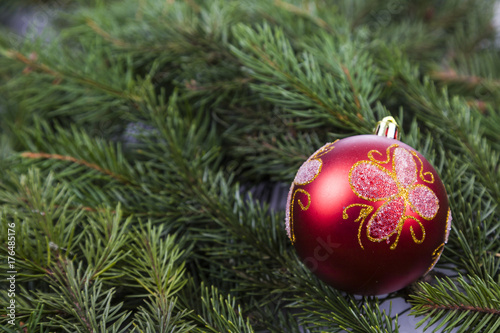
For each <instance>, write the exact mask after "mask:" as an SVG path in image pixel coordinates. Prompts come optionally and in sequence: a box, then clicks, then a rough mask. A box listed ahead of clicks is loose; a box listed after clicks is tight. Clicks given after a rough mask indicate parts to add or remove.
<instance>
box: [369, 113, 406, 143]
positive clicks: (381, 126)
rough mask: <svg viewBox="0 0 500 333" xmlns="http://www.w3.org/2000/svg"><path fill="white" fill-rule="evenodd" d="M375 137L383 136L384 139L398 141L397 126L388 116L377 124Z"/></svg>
mask: <svg viewBox="0 0 500 333" xmlns="http://www.w3.org/2000/svg"><path fill="white" fill-rule="evenodd" d="M374 134H375V135H378V136H385V137H386V138H390V139H396V140H399V137H400V135H399V126H398V123H396V120H395V119H394V118H393V117H391V116H389V117H384V118H383V119H382V120H381V121H379V122H378V123H377V128H376V129H375V133H374Z"/></svg>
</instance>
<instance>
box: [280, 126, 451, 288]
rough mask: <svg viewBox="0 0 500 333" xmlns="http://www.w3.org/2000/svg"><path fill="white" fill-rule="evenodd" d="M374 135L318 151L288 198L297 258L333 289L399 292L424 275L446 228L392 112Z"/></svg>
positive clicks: (437, 197)
mask: <svg viewBox="0 0 500 333" xmlns="http://www.w3.org/2000/svg"><path fill="white" fill-rule="evenodd" d="M377 132H378V134H379V135H359V136H354V137H350V138H346V139H342V140H337V141H335V142H333V143H328V144H326V145H325V146H323V147H322V148H320V149H319V150H318V151H316V152H315V153H314V154H313V155H312V156H311V157H309V159H308V160H307V161H306V162H305V163H304V164H303V165H302V166H301V167H300V169H299V171H298V172H297V175H296V176H295V179H294V181H293V183H292V186H291V188H290V192H289V194H288V202H287V214H286V228H287V232H288V236H289V237H290V239H291V241H292V243H293V245H294V247H295V249H296V250H297V253H298V255H299V257H300V258H301V260H302V262H303V263H304V264H305V265H306V266H307V267H308V268H309V269H310V270H311V271H312V272H313V273H314V274H315V275H317V276H318V277H319V278H320V279H322V280H323V281H325V282H326V283H328V284H330V285H331V286H333V287H335V288H337V289H340V290H344V291H347V292H350V293H354V294H361V295H380V294H386V293H390V292H393V291H396V290H399V289H401V288H403V287H405V286H407V285H408V284H410V283H412V282H414V281H415V280H417V279H418V278H419V277H420V276H422V275H424V274H426V273H427V272H429V271H430V270H431V269H432V268H433V267H434V265H435V264H436V262H437V261H438V260H439V257H440V255H441V253H442V251H443V249H444V245H445V243H446V242H447V240H448V234H449V231H450V226H451V212H450V210H449V207H448V198H447V194H446V190H445V188H444V186H443V183H442V182H441V180H440V178H439V177H438V175H437V173H436V171H435V170H434V168H433V167H432V166H431V165H430V164H429V162H428V161H427V160H426V159H425V158H424V157H423V156H422V155H421V154H420V153H418V152H417V151H415V150H414V149H413V148H411V147H410V146H408V145H406V144H404V143H402V142H400V141H398V140H395V138H396V137H397V126H396V123H395V121H394V119H393V118H392V117H387V118H384V120H383V121H382V122H381V124H379V127H378V128H377ZM388 136H389V137H393V138H389V137H388Z"/></svg>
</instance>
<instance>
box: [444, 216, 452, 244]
mask: <svg viewBox="0 0 500 333" xmlns="http://www.w3.org/2000/svg"><path fill="white" fill-rule="evenodd" d="M451 220H452V217H451V210H450V209H448V220H447V221H446V233H445V235H444V243H445V244H446V243H448V237H449V236H450V231H451Z"/></svg>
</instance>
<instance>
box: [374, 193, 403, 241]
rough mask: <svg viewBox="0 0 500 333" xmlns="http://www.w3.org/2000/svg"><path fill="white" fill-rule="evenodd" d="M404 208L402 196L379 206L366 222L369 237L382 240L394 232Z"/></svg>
mask: <svg viewBox="0 0 500 333" xmlns="http://www.w3.org/2000/svg"><path fill="white" fill-rule="evenodd" d="M404 210H405V202H404V200H403V198H402V197H397V198H395V199H394V200H391V201H388V202H386V203H385V204H383V205H382V206H380V208H379V209H378V210H377V211H376V212H375V214H373V216H372V218H371V219H370V221H369V222H368V230H369V235H370V237H371V238H374V239H377V240H382V239H386V238H388V237H389V236H391V235H392V234H394V233H395V232H396V231H397V226H398V223H399V221H400V220H401V217H402V216H403V213H404Z"/></svg>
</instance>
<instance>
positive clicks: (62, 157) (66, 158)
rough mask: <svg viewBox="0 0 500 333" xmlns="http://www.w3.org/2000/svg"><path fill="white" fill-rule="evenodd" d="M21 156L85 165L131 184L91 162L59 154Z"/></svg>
mask: <svg viewBox="0 0 500 333" xmlns="http://www.w3.org/2000/svg"><path fill="white" fill-rule="evenodd" d="M21 156H22V157H24V158H31V159H41V158H44V159H52V160H59V161H68V162H72V163H76V164H80V165H84V166H86V167H88V168H91V169H94V170H97V171H99V172H100V173H102V174H105V175H108V176H110V177H112V178H114V179H116V180H118V181H120V182H122V183H126V184H128V183H129V181H128V180H127V179H126V178H125V177H123V176H121V175H119V174H116V173H114V172H112V171H110V170H107V169H104V168H101V167H100V166H98V165H97V164H94V163H90V162H87V161H85V160H79V159H77V158H75V157H73V156H67V155H59V154H48V153H33V152H24V153H22V154H21Z"/></svg>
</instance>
